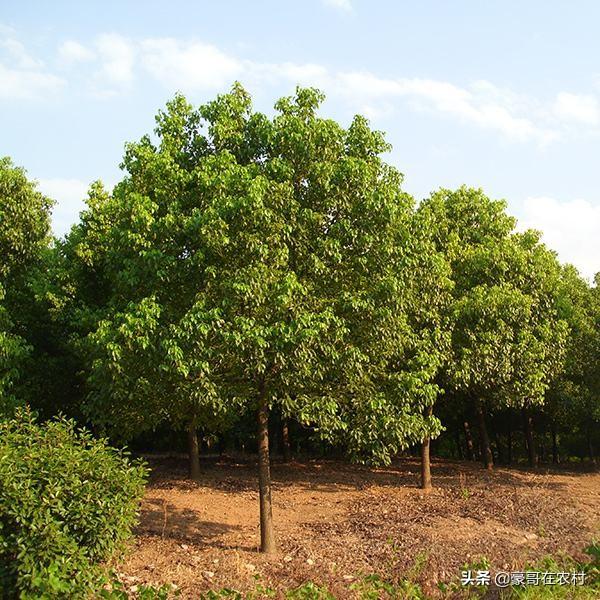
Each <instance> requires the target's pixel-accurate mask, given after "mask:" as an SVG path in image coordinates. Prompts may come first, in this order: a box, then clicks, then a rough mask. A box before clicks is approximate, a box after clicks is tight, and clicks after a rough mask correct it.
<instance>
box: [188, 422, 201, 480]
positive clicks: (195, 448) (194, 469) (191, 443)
mask: <svg viewBox="0 0 600 600" xmlns="http://www.w3.org/2000/svg"><path fill="white" fill-rule="evenodd" d="M188 456H189V461H190V462H189V472H190V479H194V480H196V481H197V480H198V479H200V446H199V444H198V434H197V432H196V419H192V420H191V421H190V424H189V427H188Z"/></svg>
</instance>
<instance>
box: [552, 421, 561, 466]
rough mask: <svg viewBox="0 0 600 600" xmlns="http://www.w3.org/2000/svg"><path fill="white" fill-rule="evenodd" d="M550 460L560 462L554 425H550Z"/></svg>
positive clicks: (555, 462)
mask: <svg viewBox="0 0 600 600" xmlns="http://www.w3.org/2000/svg"><path fill="white" fill-rule="evenodd" d="M552 462H553V463H554V464H555V465H557V464H558V463H559V462H560V457H559V456H558V436H557V435H556V425H552Z"/></svg>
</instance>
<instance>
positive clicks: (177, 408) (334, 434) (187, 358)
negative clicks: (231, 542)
mask: <svg viewBox="0 0 600 600" xmlns="http://www.w3.org/2000/svg"><path fill="white" fill-rule="evenodd" d="M322 100H323V96H322V95H321V94H320V93H319V92H317V91H316V90H311V89H298V90H297V92H296V95H295V96H294V97H290V98H283V99H281V100H280V101H279V102H278V103H277V104H276V111H277V114H276V116H275V117H274V118H273V119H268V118H267V117H266V116H264V115H262V114H260V113H255V112H253V110H252V107H251V103H250V98H249V96H248V94H247V93H246V92H245V91H244V90H243V88H242V87H241V86H239V85H236V86H234V88H233V90H232V91H231V93H229V94H226V95H223V96H219V97H218V98H217V99H216V100H215V101H213V102H210V103H208V104H206V105H205V106H202V107H200V109H199V110H194V109H193V108H192V107H191V106H190V105H189V104H188V103H187V102H186V101H185V99H184V98H182V97H181V96H178V97H176V98H175V99H174V100H173V101H172V102H170V103H169V104H168V105H167V110H166V111H164V112H161V113H159V115H158V117H157V128H156V135H157V140H158V141H157V144H155V143H153V142H152V141H151V139H150V138H149V137H144V138H142V140H141V141H140V142H139V143H136V144H130V145H128V147H127V150H126V154H125V159H124V161H123V166H124V168H125V170H126V171H127V176H126V177H125V178H124V180H123V181H122V182H121V183H120V184H118V185H117V186H116V188H115V190H114V192H113V194H112V196H106V197H103V199H102V201H94V202H92V203H91V204H90V210H89V212H88V214H86V215H84V227H83V229H82V228H81V227H80V228H76V230H75V231H74V232H73V234H72V235H73V236H74V238H78V237H79V238H80V239H79V240H78V241H77V242H76V246H77V248H76V252H75V254H76V255H78V256H80V257H82V259H83V260H84V261H87V262H88V263H89V265H91V266H92V267H93V268H100V270H101V272H102V277H101V281H103V282H107V289H108V293H107V296H106V302H105V303H104V304H103V307H101V308H100V309H99V310H98V311H96V313H94V314H95V319H96V320H95V323H96V324H95V325H94V326H93V327H91V328H90V333H89V334H88V335H87V336H85V343H84V345H85V347H86V348H87V350H86V352H87V353H88V357H89V360H90V369H89V377H88V381H89V384H90V386H91V389H92V391H91V393H90V395H89V398H88V410H89V412H90V414H92V415H94V418H96V419H97V420H100V421H102V422H104V423H106V424H112V425H113V426H118V427H119V428H120V429H121V430H122V431H123V430H125V431H129V432H134V431H139V430H141V429H143V428H148V427H152V426H154V425H155V424H156V423H158V422H162V421H170V422H173V423H183V422H186V423H196V422H198V421H199V420H203V421H207V420H210V419H213V420H218V419H220V418H226V417H227V415H231V414H232V413H233V414H236V413H238V412H240V411H242V410H247V409H252V410H253V411H254V413H255V415H256V423H257V425H256V427H257V443H258V464H259V468H258V480H259V491H260V494H259V496H260V520H261V549H262V550H263V551H264V552H274V551H275V549H276V543H275V536H274V530H273V524H272V508H271V479H270V466H269V439H268V435H269V433H268V432H269V429H268V423H269V414H270V411H271V410H272V409H273V408H274V407H277V408H278V412H280V413H281V415H282V418H283V419H286V418H290V417H293V418H294V419H295V420H296V421H298V422H300V423H302V424H311V425H312V426H313V427H314V428H315V431H316V432H317V434H318V435H320V436H321V437H322V438H323V439H326V440H333V439H342V438H343V439H344V440H345V442H346V443H347V445H348V447H349V449H350V451H351V452H352V453H353V455H356V456H358V455H362V454H364V453H368V454H369V455H370V456H372V457H374V458H375V459H376V460H386V459H387V460H389V456H390V453H391V452H393V451H394V449H395V448H397V447H400V446H403V445H407V444H408V443H410V442H414V441H417V440H420V439H422V437H423V435H425V433H426V432H427V431H435V428H436V427H438V429H439V422H437V421H436V420H435V419H431V418H429V417H426V416H425V418H424V415H423V410H424V409H425V407H426V406H427V405H428V404H431V403H432V401H433V399H434V398H435V395H436V394H437V387H436V386H435V385H434V383H433V381H432V380H433V377H434V376H435V373H436V368H437V364H438V362H439V360H438V355H437V353H436V352H435V351H432V350H434V349H435V343H436V335H435V333H434V332H433V333H432V331H431V330H429V329H428V328H426V327H423V326H421V323H423V322H424V321H425V320H426V319H427V318H429V317H428V314H429V311H430V308H427V309H423V310H416V311H414V310H412V309H413V308H414V306H415V303H416V299H417V298H416V294H417V291H418V289H419V286H418V285H416V284H415V283H414V281H415V279H416V278H415V276H414V268H415V265H416V266H417V267H419V268H425V267H426V266H427V265H428V264H429V263H431V264H433V263H436V261H437V262H438V263H439V262H440V258H439V256H438V255H437V254H435V253H434V255H433V259H430V258H428V257H427V254H426V253H425V256H426V259H422V260H421V259H419V256H420V255H421V254H422V252H421V251H422V250H423V249H424V246H423V244H422V243H421V241H420V239H421V237H420V236H419V235H415V236H412V235H411V233H413V232H412V231H411V227H412V225H411V220H412V215H413V202H412V199H411V198H410V197H409V196H407V195H406V194H404V193H403V192H402V191H401V189H400V183H401V175H400V174H399V173H398V172H397V171H396V170H395V169H394V168H392V167H390V166H388V165H386V164H385V163H384V162H383V160H382V159H381V156H380V155H381V154H382V153H383V152H385V151H387V150H388V149H389V147H388V145H387V144H386V143H385V141H384V139H383V136H382V134H380V133H379V132H375V131H372V130H370V128H369V127H368V124H367V122H366V120H365V119H364V118H362V117H356V118H355V119H354V120H353V122H352V124H351V125H350V127H349V128H348V129H344V128H342V127H341V126H340V125H338V124H337V123H335V122H334V121H331V120H327V119H323V118H320V117H318V116H317V110H318V107H319V104H320V103H321V101H322ZM90 223H100V224H102V225H101V226H100V227H91V226H89V225H86V224H90ZM97 266H98V267H97ZM434 266H435V265H434ZM439 268H440V267H439V265H438V266H437V267H436V268H435V269H433V270H432V273H431V275H430V277H431V278H435V277H437V272H438V271H439ZM419 285H427V280H426V279H424V280H423V282H421V283H420V284H419ZM436 285H437V284H436ZM434 288H435V286H434ZM433 304H434V305H435V302H434V303H433ZM87 314H88V315H92V314H93V312H88V313H87ZM415 408H416V409H418V410H417V411H416V412H415Z"/></svg>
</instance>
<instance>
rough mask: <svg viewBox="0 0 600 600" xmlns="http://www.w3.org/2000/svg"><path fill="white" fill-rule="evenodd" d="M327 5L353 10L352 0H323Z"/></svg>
mask: <svg viewBox="0 0 600 600" xmlns="http://www.w3.org/2000/svg"><path fill="white" fill-rule="evenodd" d="M322 1H323V4H325V5H326V6H331V7H333V8H337V9H340V10H346V11H349V12H350V11H352V4H351V2H350V0H322Z"/></svg>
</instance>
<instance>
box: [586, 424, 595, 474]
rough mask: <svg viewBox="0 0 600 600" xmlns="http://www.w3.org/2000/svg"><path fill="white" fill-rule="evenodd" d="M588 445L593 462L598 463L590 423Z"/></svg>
mask: <svg viewBox="0 0 600 600" xmlns="http://www.w3.org/2000/svg"><path fill="white" fill-rule="evenodd" d="M587 447H588V456H589V459H590V461H591V463H592V464H594V465H595V464H596V455H595V453H594V445H593V444H592V428H591V427H590V426H589V425H588V428H587Z"/></svg>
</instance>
